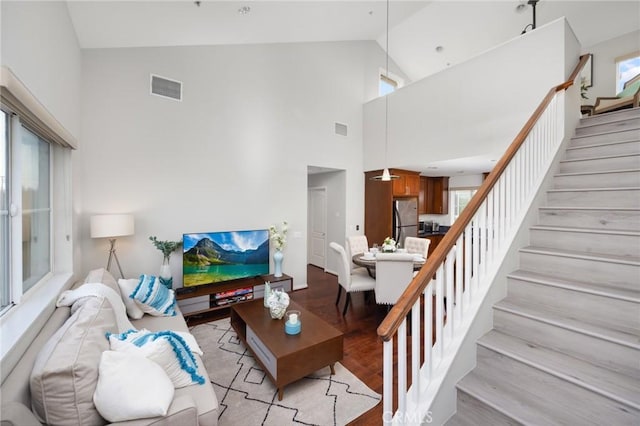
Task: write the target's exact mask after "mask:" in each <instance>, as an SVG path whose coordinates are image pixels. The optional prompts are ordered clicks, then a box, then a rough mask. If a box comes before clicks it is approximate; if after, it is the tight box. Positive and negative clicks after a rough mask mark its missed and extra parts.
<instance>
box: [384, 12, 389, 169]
mask: <svg viewBox="0 0 640 426" xmlns="http://www.w3.org/2000/svg"><path fill="white" fill-rule="evenodd" d="M386 38H387V39H386V49H385V55H386V63H385V68H386V70H385V77H386V78H389V0H387V34H386ZM388 151H389V94H388V93H387V94H386V95H384V163H385V167H386V165H387V160H388V158H389V152H388Z"/></svg>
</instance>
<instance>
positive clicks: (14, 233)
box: [0, 111, 52, 308]
mask: <svg viewBox="0 0 640 426" xmlns="http://www.w3.org/2000/svg"><path fill="white" fill-rule="evenodd" d="M1 118H2V129H1V130H2V145H1V148H2V153H1V154H0V155H1V157H0V159H1V164H0V180H1V181H0V266H1V269H0V271H1V272H0V274H1V279H2V289H1V290H0V291H1V296H2V299H1V300H2V308H6V307H7V306H9V305H11V304H12V303H16V302H17V301H19V300H20V298H21V296H22V295H23V294H25V293H26V292H27V291H28V290H29V289H31V288H33V287H34V286H35V285H36V284H37V283H38V282H40V281H41V280H42V279H43V278H44V277H45V276H46V275H47V274H49V273H50V272H51V270H52V264H51V260H52V256H51V241H52V239H51V220H52V217H51V158H52V155H51V151H52V149H51V144H50V143H49V142H47V141H46V140H44V139H43V138H41V137H40V136H38V135H37V134H36V133H34V132H33V131H31V130H30V129H28V128H26V127H24V125H23V124H22V123H21V122H20V119H19V118H18V116H17V115H13V114H8V113H7V112H6V111H2V116H1ZM17 212H20V213H21V214H15V213H17ZM16 265H22V267H21V268H20V270H19V271H16V270H15V269H16Z"/></svg>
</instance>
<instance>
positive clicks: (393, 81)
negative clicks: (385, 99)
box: [378, 68, 404, 97]
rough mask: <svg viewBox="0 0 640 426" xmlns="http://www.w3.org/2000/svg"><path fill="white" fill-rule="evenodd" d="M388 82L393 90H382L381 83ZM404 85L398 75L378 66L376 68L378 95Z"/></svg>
mask: <svg viewBox="0 0 640 426" xmlns="http://www.w3.org/2000/svg"><path fill="white" fill-rule="evenodd" d="M383 82H384V83H385V84H388V85H389V86H391V87H393V90H391V91H388V92H384V93H383V90H382V83H383ZM403 86H404V79H403V78H402V77H400V76H399V75H396V74H394V73H392V72H391V71H388V70H385V69H383V68H380V69H379V70H378V96H380V97H382V96H385V95H388V94H390V93H393V92H395V91H396V90H398V89H400V88H401V87H403Z"/></svg>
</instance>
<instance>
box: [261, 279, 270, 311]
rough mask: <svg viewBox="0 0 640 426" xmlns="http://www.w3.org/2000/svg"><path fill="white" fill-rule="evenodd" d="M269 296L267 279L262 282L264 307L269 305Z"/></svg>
mask: <svg viewBox="0 0 640 426" xmlns="http://www.w3.org/2000/svg"><path fill="white" fill-rule="evenodd" d="M269 296H271V283H270V282H269V281H265V282H264V298H263V300H262V301H263V302H264V307H265V308H268V307H269Z"/></svg>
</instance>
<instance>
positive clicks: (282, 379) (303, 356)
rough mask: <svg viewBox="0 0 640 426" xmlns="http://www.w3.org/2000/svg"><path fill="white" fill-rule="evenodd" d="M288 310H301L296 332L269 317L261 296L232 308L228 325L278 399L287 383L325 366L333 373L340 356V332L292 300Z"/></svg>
mask: <svg viewBox="0 0 640 426" xmlns="http://www.w3.org/2000/svg"><path fill="white" fill-rule="evenodd" d="M288 309H289V310H296V311H300V320H301V322H302V331H301V332H300V333H299V334H295V335H289V334H286V333H285V332H284V322H285V320H284V318H283V319H281V320H274V319H272V318H271V315H270V314H269V309H268V308H265V307H264V304H263V300H262V299H256V300H254V301H251V302H244V303H238V304H236V305H233V306H232V307H231V326H232V327H233V329H234V330H235V331H236V333H237V334H238V337H239V338H240V339H241V340H242V341H243V342H244V344H245V346H246V347H247V348H249V350H250V351H251V352H252V353H253V355H254V358H255V359H256V361H257V362H258V363H259V364H260V365H261V366H262V368H263V369H264V371H265V373H266V374H267V376H269V378H270V379H271V381H272V382H273V383H274V384H275V386H276V388H277V389H278V400H279V401H282V395H283V393H284V387H285V386H286V385H288V384H289V383H293V382H295V381H296V380H299V379H301V378H303V377H305V376H307V375H309V374H311V373H313V372H314V371H316V370H319V369H321V368H323V367H326V366H329V367H330V368H331V374H335V369H334V365H335V363H336V362H337V361H340V360H341V359H342V344H343V334H342V332H340V331H339V330H337V329H335V328H334V327H332V326H331V325H329V324H327V323H326V322H324V321H323V320H321V319H320V318H318V317H317V316H315V315H314V314H312V313H311V312H309V311H307V310H306V309H304V308H303V307H301V306H300V305H298V304H296V303H295V302H294V301H291V303H290V304H289V308H288Z"/></svg>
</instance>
